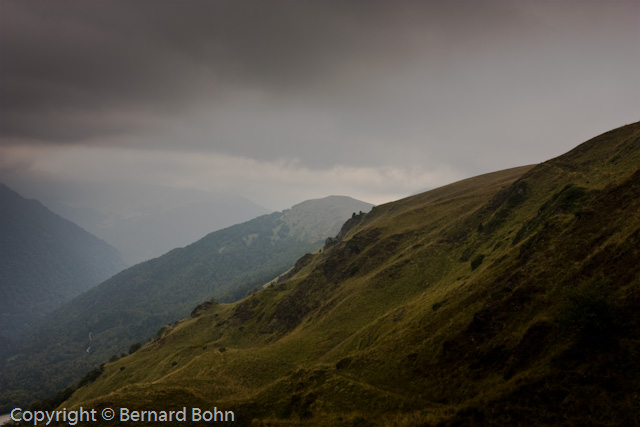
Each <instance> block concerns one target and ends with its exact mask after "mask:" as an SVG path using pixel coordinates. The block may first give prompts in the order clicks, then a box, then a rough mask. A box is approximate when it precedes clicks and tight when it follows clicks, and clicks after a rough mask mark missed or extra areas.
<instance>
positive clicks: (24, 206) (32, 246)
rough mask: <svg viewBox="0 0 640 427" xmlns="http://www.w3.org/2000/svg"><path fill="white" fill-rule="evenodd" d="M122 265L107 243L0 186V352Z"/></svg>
mask: <svg viewBox="0 0 640 427" xmlns="http://www.w3.org/2000/svg"><path fill="white" fill-rule="evenodd" d="M124 267H125V264H124V263H123V261H122V259H121V258H120V256H119V254H118V252H117V251H116V250H115V249H114V248H113V247H111V246H109V245H108V244H106V243H105V242H103V241H102V240H100V239H98V238H97V237H95V236H93V235H91V234H89V233H88V232H86V231H85V230H83V229H82V228H80V227H78V226H77V225H75V224H74V223H72V222H70V221H67V220H66V219H64V218H61V217H59V216H58V215H56V214H54V213H53V212H51V211H50V210H49V209H47V208H46V207H45V206H43V205H42V204H41V203H40V202H38V201H36V200H27V199H25V198H23V197H22V196H20V195H19V194H18V193H16V192H15V191H13V190H11V189H10V188H8V187H7V186H5V185H3V184H0V301H1V305H0V342H4V343H5V345H2V346H0V347H1V348H2V350H6V349H7V345H6V343H7V342H10V341H15V340H17V339H18V338H19V337H21V336H22V335H23V334H24V332H25V330H26V329H27V328H28V327H29V326H30V325H31V324H33V323H34V322H36V321H37V320H39V319H41V318H42V316H44V315H45V314H47V313H49V312H51V311H53V310H54V309H56V308H58V307H59V306H61V305H62V304H64V303H66V302H68V301H70V300H71V299H72V298H73V297H75V296H77V295H78V294H80V293H82V292H84V291H86V290H88V289H90V288H92V287H93V286H95V285H97V284H98V283H100V282H102V281H104V280H105V279H107V278H109V277H111V276H112V275H114V274H115V273H117V272H119V271H121V270H122V269H123V268H124ZM7 340H9V341H7ZM1 352H2V351H1V350H0V353H1Z"/></svg>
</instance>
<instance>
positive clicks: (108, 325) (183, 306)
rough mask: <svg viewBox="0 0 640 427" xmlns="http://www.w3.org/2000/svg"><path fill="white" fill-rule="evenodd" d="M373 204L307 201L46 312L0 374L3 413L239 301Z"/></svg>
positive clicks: (335, 199)
mask: <svg viewBox="0 0 640 427" xmlns="http://www.w3.org/2000/svg"><path fill="white" fill-rule="evenodd" d="M371 207H372V205H370V204H368V203H364V202H360V201H358V200H355V199H352V198H349V197H342V196H330V197H326V198H324V199H319V200H310V201H306V202H303V203H300V204H298V205H296V206H293V207H292V208H291V209H288V210H285V211H283V212H275V213H272V214H269V215H263V216H260V217H258V218H255V219H253V220H251V221H247V222H244V223H242V224H238V225H235V226H232V227H228V228H225V229H223V230H219V231H216V232H213V233H210V234H209V235H207V236H206V237H204V238H202V239H201V240H199V241H197V242H195V243H193V244H191V245H189V246H186V247H185V248H180V249H174V250H172V251H170V252H169V253H167V254H165V255H163V256H161V257H159V258H156V259H153V260H150V261H147V262H144V263H141V264H138V265H135V266H133V267H131V268H129V269H127V270H125V271H123V272H121V273H120V274H118V275H116V276H114V277H112V278H111V279H109V280H107V281H106V282H104V283H102V284H100V285H99V286H97V287H95V288H94V289H92V290H90V291H89V292H86V293H84V294H82V295H80V296H78V297H77V298H75V299H74V300H73V301H71V302H70V303H68V304H67V305H65V306H64V307H63V308H61V309H60V310H58V311H56V312H54V313H52V314H51V315H49V316H48V317H47V318H46V319H45V320H44V321H43V322H42V323H41V324H40V325H39V326H38V327H37V328H36V329H35V332H34V333H33V335H32V336H31V337H30V338H29V341H28V343H27V345H26V346H25V347H23V349H22V352H21V355H20V356H18V357H13V358H12V359H11V360H9V361H6V363H5V364H4V366H2V367H1V368H0V390H2V391H0V407H4V408H9V407H10V406H11V405H14V404H18V403H20V402H22V404H24V399H25V396H34V393H36V395H37V396H39V397H42V395H43V393H46V392H52V391H54V390H56V389H57V388H59V387H62V386H64V385H66V384H67V383H68V382H69V381H71V380H73V379H77V378H78V377H79V376H80V375H81V374H82V373H84V372H85V371H86V370H87V369H89V368H91V367H92V366H94V365H95V364H100V363H102V362H104V361H106V360H107V359H108V358H109V356H111V355H114V354H121V353H122V352H126V351H127V349H128V348H129V346H130V345H131V344H132V343H135V342H138V341H142V342H144V341H146V340H147V339H149V338H150V337H152V336H154V335H155V334H156V332H157V331H158V329H159V328H161V327H162V326H163V325H166V324H168V323H172V322H174V321H176V320H178V319H181V318H183V317H185V316H187V315H189V313H190V312H191V310H192V309H193V308H194V307H195V306H196V305H197V304H200V303H202V302H204V301H207V300H210V299H211V298H212V297H214V298H216V299H218V300H220V301H234V300H237V299H238V298H240V297H243V296H245V295H246V294H247V293H248V292H250V291H252V290H254V289H256V288H259V287H260V286H261V285H262V284H264V283H266V282H268V281H269V280H271V279H273V278H274V277H276V276H278V275H279V274H281V273H283V272H284V271H286V270H287V269H289V268H290V267H292V266H293V265H294V263H295V261H296V260H297V259H298V258H299V257H300V256H302V255H304V254H305V253H306V252H310V251H313V250H314V249H317V248H318V247H320V246H322V244H323V242H324V241H325V239H326V238H327V237H330V236H335V235H336V233H337V232H338V231H339V230H340V227H341V225H342V224H343V223H344V222H345V220H347V219H348V218H350V217H352V216H353V215H354V214H358V213H360V211H368V210H369V209H371ZM37 393H40V394H37ZM27 403H28V402H27Z"/></svg>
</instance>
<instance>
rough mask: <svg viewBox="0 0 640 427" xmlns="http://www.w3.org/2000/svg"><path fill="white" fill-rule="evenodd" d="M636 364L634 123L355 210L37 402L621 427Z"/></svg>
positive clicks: (359, 421)
mask: <svg viewBox="0 0 640 427" xmlns="http://www.w3.org/2000/svg"><path fill="white" fill-rule="evenodd" d="M638 355H640V123H636V124H633V125H629V126H625V127H622V128H619V129H616V130H614V131H611V132H608V133H605V134H603V135H601V136H599V137H596V138H594V139H592V140H590V141H587V142H585V143H584V144H582V145H580V146H578V147H577V148H575V149H574V150H572V151H571V152H569V153H567V154H565V155H563V156H560V157H558V158H555V159H552V160H549V161H547V162H544V163H542V164H539V165H537V166H534V167H521V168H516V169H510V170H505V171H501V172H496V173H492V174H487V175H482V176H478V177H475V178H471V179H467V180H464V181H460V182H457V183H454V184H451V185H448V186H445V187H442V188H438V189H435V190H431V191H428V192H425V193H422V194H419V195H416V196H413V197H409V198H406V199H403V200H399V201H397V202H394V203H389V204H385V205H382V206H378V207H376V208H374V209H373V210H372V211H371V212H369V213H367V214H366V215H358V216H356V217H354V218H353V219H352V220H350V221H349V223H348V224H345V229H344V230H343V231H342V232H341V233H340V237H339V238H338V239H333V240H330V241H329V242H328V245H327V247H326V248H325V249H324V250H323V251H322V252H321V253H317V254H314V255H308V256H305V257H304V258H302V259H300V260H299V261H298V263H297V264H296V268H295V269H294V271H293V272H292V274H291V275H290V276H289V278H288V280H285V281H283V282H281V283H279V284H273V285H272V286H268V287H266V288H265V289H264V290H262V291H260V292H257V293H256V294H255V295H252V296H250V297H247V298H245V299H243V300H241V301H239V302H236V303H233V304H209V305H203V306H201V307H200V308H199V309H198V310H196V311H195V312H194V314H193V316H192V318H188V319H186V320H183V321H182V322H179V323H178V324H176V325H174V326H173V327H167V328H165V329H164V330H163V331H160V333H159V334H158V335H157V337H156V339H155V340H154V341H153V342H151V343H148V344H147V345H145V346H143V347H142V348H141V349H139V350H138V351H137V352H136V353H134V354H132V355H131V356H127V357H124V358H121V359H120V360H117V361H114V362H113V363H109V364H107V365H106V366H105V367H104V368H103V369H97V370H95V371H93V373H92V374H91V375H90V376H87V377H85V378H86V381H85V382H84V383H83V386H82V387H80V388H79V389H77V391H76V392H75V393H74V394H73V395H72V396H71V398H70V399H68V400H66V401H65V402H63V403H61V400H58V401H57V402H56V403H58V404H60V403H61V406H60V407H65V408H67V410H69V409H70V408H77V407H78V406H84V407H85V408H86V407H91V408H98V409H99V408H102V407H105V406H108V407H112V408H119V407H127V408H130V409H131V410H134V409H137V410H171V409H173V410H175V409H181V408H183V407H187V408H194V407H195V408H209V409H211V408H214V407H216V408H217V409H219V410H223V411H233V412H234V420H235V424H236V425H305V426H327V425H330V426H353V425H363V426H364V425H366V426H377V425H380V426H385V425H394V426H406V427H408V426H417V425H423V426H431V425H434V426H435V425H438V426H457V425H463V426H473V425H477V426H480V425H482V426H484V425H491V426H513V425H576V426H585V425H593V426H595V425H610V426H614V425H615V426H623V425H625V426H626V425H629V426H631V425H637V424H638V420H640V405H638V396H640V357H638ZM71 391H72V390H67V393H66V394H65V395H64V396H68V395H69V394H70V392H71ZM64 396H62V398H64ZM211 410H212V409H211ZM222 416H224V413H223V414H222ZM149 424H150V423H142V425H149Z"/></svg>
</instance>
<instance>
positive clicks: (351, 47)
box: [0, 0, 640, 210]
mask: <svg viewBox="0 0 640 427" xmlns="http://www.w3.org/2000/svg"><path fill="white" fill-rule="evenodd" d="M639 46H640V2H639V1H635V0H629V1H617V0H602V1H591V0H573V1H570V0H566V1H560V0H558V1H545V0H535V1H534V0H530V1H527V0H513V1H507V0H504V1H501V0H490V1H475V0H469V1H455V0H453V1H452V0H446V1H444V0H443V1H423V2H412V1H395V0H389V1H345V0H340V1H327V0H317V1H304V0H291V1H269V0H260V1H246V0H242V1H240V0H230V1H208V2H204V1H157V0H155V1H114V0H109V1H86V0H79V1H48V0H47V1H29V0H0V181H3V182H6V183H7V184H9V185H12V186H13V187H14V188H15V189H16V190H18V191H21V190H22V191H23V192H24V191H33V188H34V185H35V186H38V185H40V186H41V188H42V189H51V188H55V189H56V190H55V191H59V192H60V194H58V196H60V198H65V197H67V198H68V196H69V194H63V193H64V192H71V191H73V190H72V189H73V188H74V187H73V185H72V184H77V185H79V184H78V183H81V184H82V186H85V187H91V186H92V185H94V184H96V188H104V186H105V185H112V184H113V185H123V183H130V184H132V185H133V184H136V185H137V184H140V185H144V184H147V183H154V184H159V185H165V186H170V187H178V188H189V189H198V190H207V191H213V192H221V191H222V192H232V193H236V194H241V195H243V196H245V197H247V198H249V199H251V200H253V201H255V202H256V203H259V204H261V205H263V206H265V207H267V208H271V209H276V210H280V209H283V208H287V207H289V206H291V205H292V204H295V203H297V202H300V201H302V200H305V199H310V198H316V197H323V196H327V195H330V194H341V195H349V196H352V197H355V198H358V199H361V200H364V201H368V202H371V203H376V204H379V203H383V202H387V201H391V200H395V199H398V198H401V197H404V196H406V195H408V194H410V193H413V192H416V191H419V190H421V189H427V188H433V187H437V186H440V185H443V184H447V183H450V182H452V181H455V180H457V179H460V178H465V177H469V176H474V175H477V174H480V173H484V172H490V171H495V170H499V169H504V168H508V167H513V166H519V165H524V164H531V163H537V162H541V161H544V160H547V159H549V158H552V157H555V156H557V155H560V154H562V153H564V152H566V151H568V150H570V149H571V148H573V147H575V146H576V145H578V144H579V143H581V142H584V141H585V140H586V139H589V138H591V137H593V136H596V135H598V134H600V133H602V132H605V131H607V130H610V129H612V128H615V127H618V126H621V125H624V124H627V123H632V122H635V121H638V120H640V81H639V80H638V75H639V70H640V47H639ZM54 184H55V186H54ZM97 184H100V186H101V187H100V186H98V185H97ZM16 187H17V188H16ZM27 189H31V190H27ZM43 191H44V190H43ZM46 191H53V190H46ZM83 194H85V193H83ZM27 195H28V194H27ZM28 196H29V195H28Z"/></svg>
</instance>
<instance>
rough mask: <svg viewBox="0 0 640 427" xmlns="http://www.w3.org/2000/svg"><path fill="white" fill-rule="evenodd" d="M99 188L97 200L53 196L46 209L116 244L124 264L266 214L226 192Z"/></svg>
mask: <svg viewBox="0 0 640 427" xmlns="http://www.w3.org/2000/svg"><path fill="white" fill-rule="evenodd" d="M101 188H102V189H103V190H104V192H105V194H104V195H103V194H102V193H100V194H101V196H103V197H104V198H103V200H102V203H98V202H95V201H94V199H95V196H90V195H87V196H86V198H85V199H83V200H81V201H76V203H81V202H84V203H86V204H88V206H83V207H82V206H80V207H79V206H76V207H71V206H69V205H67V204H65V203H60V202H56V201H54V200H52V201H51V207H52V209H54V210H56V211H57V212H59V213H60V214H61V215H63V216H64V217H65V218H69V219H70V220H72V221H74V222H75V223H76V224H79V225H80V226H82V227H84V228H85V229H86V230H88V231H90V232H91V233H93V234H94V235H96V236H98V237H99V238H101V239H103V240H104V241H105V242H107V243H109V244H110V245H112V246H114V247H115V248H117V249H118V250H119V251H120V253H121V254H122V256H123V258H124V260H125V261H126V262H127V263H128V264H129V265H134V264H138V263H140V262H143V261H147V260H149V259H152V258H156V257H158V256H160V255H162V254H164V253H166V252H168V251H170V250H171V249H174V248H178V247H183V246H186V245H188V244H190V243H193V242H195V241H196V240H198V239H200V238H201V237H202V236H204V235H206V234H208V233H211V232H212V231H216V230H220V229H222V228H225V227H229V226H231V225H234V224H238V223H240V222H243V221H248V220H250V219H252V218H255V217H257V216H259V215H264V214H267V213H270V211H269V210H268V209H266V208H264V207H262V206H259V205H257V204H255V203H253V202H251V201H249V200H247V199H245V198H244V197H241V196H236V195H231V194H214V193H209V192H205V191H195V190H187V189H172V188H165V187H153V186H149V187H142V186H132V188H129V189H126V191H125V189H120V188H110V187H101ZM116 191H117V194H113V193H114V192H116ZM83 194H84V193H83ZM92 201H94V202H95V203H93V204H94V205H95V206H93V207H91V203H92ZM106 201H111V202H110V203H105V202H106Z"/></svg>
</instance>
